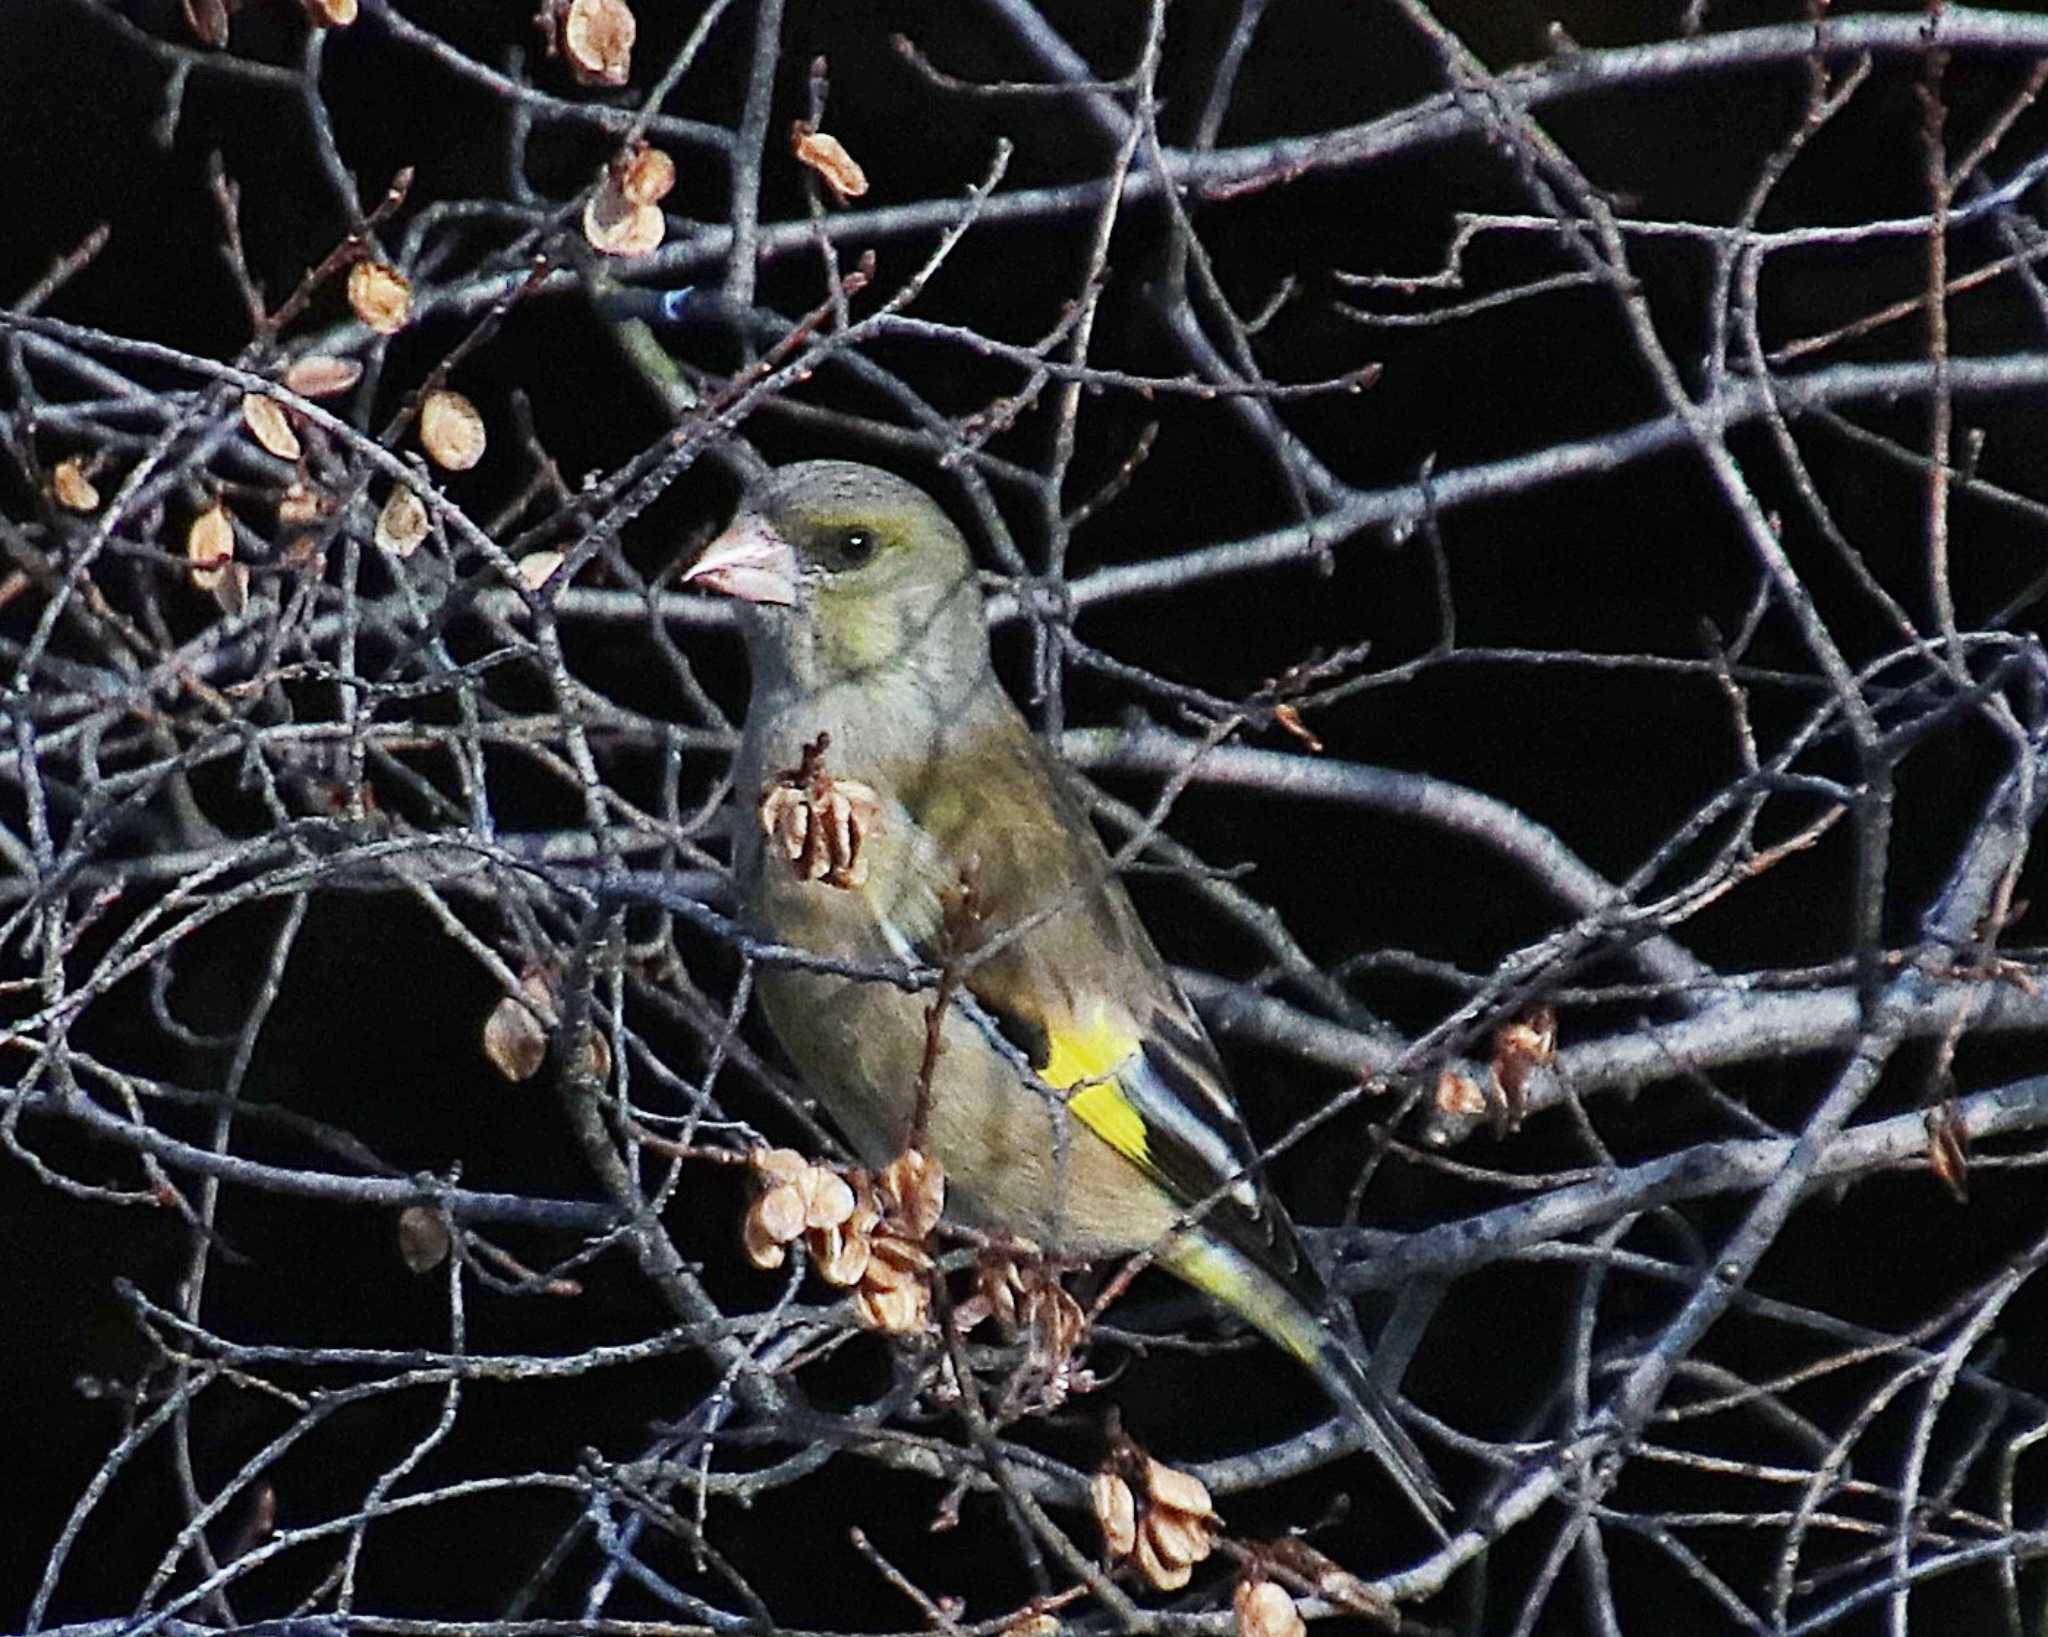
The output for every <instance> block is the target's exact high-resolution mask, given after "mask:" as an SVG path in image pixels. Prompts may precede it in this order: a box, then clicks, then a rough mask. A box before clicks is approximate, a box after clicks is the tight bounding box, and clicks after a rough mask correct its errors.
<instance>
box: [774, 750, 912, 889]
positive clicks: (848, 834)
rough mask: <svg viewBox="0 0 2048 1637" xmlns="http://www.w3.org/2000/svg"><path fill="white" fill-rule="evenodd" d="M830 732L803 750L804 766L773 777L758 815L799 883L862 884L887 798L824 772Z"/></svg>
mask: <svg viewBox="0 0 2048 1637" xmlns="http://www.w3.org/2000/svg"><path fill="white" fill-rule="evenodd" d="M830 743H831V740H830V737H829V736H828V735H826V734H822V733H821V734H820V735H818V737H817V739H816V740H815V741H813V742H812V743H811V744H810V745H808V746H806V747H805V749H804V759H803V764H802V766H800V767H794V768H791V769H789V770H788V771H787V772H785V773H783V774H781V775H780V776H779V777H777V778H775V779H773V780H771V781H770V782H769V784H768V785H767V786H766V787H765V788H764V789H763V790H762V792H761V801H760V805H759V807H758V808H757V809H756V814H757V816H758V817H759V819H760V821H761V833H762V834H763V835H765V836H766V837H767V838H768V841H769V845H770V846H772V847H774V848H776V849H777V850H779V851H780V852H781V854H782V856H783V857H784V858H786V859H787V860H788V861H789V867H790V869H791V871H792V872H793V873H794V874H795V876H796V878H797V879H798V880H799V881H822V882H824V883H825V884H826V885H827V886H828V887H858V886H860V885H861V884H862V883H863V882H865V881H866V880H867V878H868V859H867V853H866V851H865V848H866V844H867V841H868V838H869V837H870V836H871V835H873V833H874V829H875V826H876V824H877V822H878V821H879V820H880V818H881V816H882V798H881V797H880V796H878V795H877V794H876V793H875V791H874V789H873V787H872V786H870V785H865V784H862V783H861V782H860V781H859V780H858V779H835V778H834V777H833V776H832V775H831V774H829V773H827V772H826V771H825V748H826V746H827V745H828V744H830Z"/></svg>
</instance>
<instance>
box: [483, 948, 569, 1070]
mask: <svg viewBox="0 0 2048 1637" xmlns="http://www.w3.org/2000/svg"><path fill="white" fill-rule="evenodd" d="M555 1016H556V1013H555V997H554V991H553V990H552V989H551V988H550V987H549V984H548V980H547V977H546V976H545V974H543V973H540V972H528V973H527V974H526V975H525V976H524V977H522V978H521V979H520V980H519V993H518V994H516V995H506V996H504V997H502V998H501V999H500V1000H499V1002H498V1004H497V1005H495V1006H493V1007H492V1008H491V1010H490V1014H489V1015H488V1016H487V1017H486V1018H485V1019H484V1057H485V1059H486V1060H487V1061H488V1062H489V1063H490V1065H491V1067H492V1068H494V1069H496V1070H497V1071H498V1072H499V1073H500V1074H501V1075H503V1076H504V1077H505V1078H506V1079H507V1080H510V1081H511V1082H512V1083H513V1084H514V1085H518V1084H520V1083H521V1082H522V1081H526V1080H531V1079H532V1078H533V1077H534V1076H535V1075H536V1074H538V1073H539V1072H540V1066H541V1064H542V1063H543V1062H544V1061H546V1059H547V1055H548V1029H549V1027H550V1026H551V1025H552V1024H553V1023H554V1021H555Z"/></svg>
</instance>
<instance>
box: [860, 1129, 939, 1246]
mask: <svg viewBox="0 0 2048 1637" xmlns="http://www.w3.org/2000/svg"><path fill="white" fill-rule="evenodd" d="M875 1183H876V1186H877V1188H878V1189H879V1190H880V1191H881V1195H882V1200H883V1203H884V1204H885V1205H886V1206H887V1207H888V1211H889V1215H890V1217H891V1219H892V1220H893V1222H894V1223H895V1225H896V1226H897V1228H899V1229H900V1230H901V1231H902V1233H904V1234H905V1235H906V1236H907V1237H909V1238H911V1239H925V1238H929V1237H930V1235H931V1232H932V1230H933V1229H934V1228H936V1227H937V1226H938V1225H939V1218H940V1217H941V1216H943V1215H944V1214H945V1210H946V1173H945V1169H944V1168H943V1167H942V1166H941V1165H940V1164H939V1162H938V1161H937V1160H936V1159H934V1158H933V1157H932V1156H931V1155H930V1154H927V1153H926V1152H925V1151H924V1150H923V1149H921V1148H906V1149H904V1150H903V1152H902V1153H900V1154H898V1155H897V1156H896V1157H895V1158H894V1159H893V1160H891V1161H890V1162H889V1163H888V1164H887V1165H885V1166H883V1167H882V1174H881V1175H880V1176H879V1177H877V1178H876V1179H875Z"/></svg>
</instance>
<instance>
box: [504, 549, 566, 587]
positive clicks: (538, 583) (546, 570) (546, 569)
mask: <svg viewBox="0 0 2048 1637" xmlns="http://www.w3.org/2000/svg"><path fill="white" fill-rule="evenodd" d="M567 561H568V559H567V558H565V557H564V556H563V555H562V554H561V553H560V552H559V551H529V552H528V553H527V554H526V555H525V556H524V557H522V558H520V559H519V561H518V562H517V563H515V564H514V565H513V566H514V567H515V568H516V569H517V570H518V571H519V583H520V584H521V585H523V586H525V587H526V589H527V590H529V591H538V590H539V589H540V588H541V587H542V586H544V585H546V584H547V583H548V579H549V577H550V576H552V575H553V573H554V572H555V570H556V569H558V568H560V567H561V566H562V564H563V563H565V562H567Z"/></svg>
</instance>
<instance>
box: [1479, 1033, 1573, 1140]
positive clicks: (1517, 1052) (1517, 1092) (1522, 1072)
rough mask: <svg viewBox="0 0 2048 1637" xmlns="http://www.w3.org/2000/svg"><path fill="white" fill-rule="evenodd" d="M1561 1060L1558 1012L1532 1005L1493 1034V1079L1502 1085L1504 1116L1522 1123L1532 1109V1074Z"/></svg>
mask: <svg viewBox="0 0 2048 1637" xmlns="http://www.w3.org/2000/svg"><path fill="white" fill-rule="evenodd" d="M1556 1060H1557V1013H1556V1012H1555V1011H1554V1010H1552V1009H1551V1008H1550V1007H1548V1006H1536V1007H1532V1008H1531V1009H1530V1010H1528V1011H1527V1012H1524V1013H1523V1014H1522V1015H1521V1016H1520V1017H1518V1018H1516V1019H1515V1020H1514V1021H1513V1022H1512V1023H1506V1024H1503V1025H1502V1026H1501V1028H1500V1029H1499V1031H1498V1032H1497V1033H1496V1034H1495V1035H1494V1037H1493V1062H1492V1065H1491V1067H1492V1070H1493V1083H1494V1085H1495V1086H1496V1087H1498V1088H1499V1091H1500V1097H1501V1112H1502V1117H1503V1118H1504V1120H1505V1121H1506V1123H1507V1124H1509V1125H1520V1124H1521V1122H1522V1117H1523V1116H1524V1115H1526V1114H1527V1113H1528V1112H1529V1094H1528V1086H1529V1076H1530V1074H1531V1073H1532V1072H1533V1071H1535V1070H1536V1069H1539V1068H1544V1067H1547V1066H1548V1065H1549V1064H1551V1063H1554V1062H1555V1061H1556Z"/></svg>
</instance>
